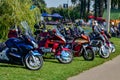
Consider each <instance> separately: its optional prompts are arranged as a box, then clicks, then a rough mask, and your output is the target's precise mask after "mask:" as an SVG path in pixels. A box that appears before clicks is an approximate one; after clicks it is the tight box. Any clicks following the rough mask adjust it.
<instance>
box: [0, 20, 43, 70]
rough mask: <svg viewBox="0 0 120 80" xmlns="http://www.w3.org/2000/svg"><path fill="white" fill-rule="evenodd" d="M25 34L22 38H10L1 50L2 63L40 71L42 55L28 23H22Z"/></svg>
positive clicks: (0, 59) (0, 60)
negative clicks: (30, 32)
mask: <svg viewBox="0 0 120 80" xmlns="http://www.w3.org/2000/svg"><path fill="white" fill-rule="evenodd" d="M21 24H22V27H23V29H24V30H25V34H23V35H21V37H16V38H9V39H8V40H7V41H6V42H5V44H4V45H5V46H4V48H1V52H0V62H1V63H11V64H19V65H24V66H25V67H26V68H28V69H30V70H39V69H40V68H41V67H42V65H43V58H42V55H41V54H40V53H39V52H38V51H37V50H36V49H37V48H38V45H37V43H36V42H35V39H34V38H33V37H32V36H31V35H30V34H29V32H28V28H27V25H26V22H21Z"/></svg>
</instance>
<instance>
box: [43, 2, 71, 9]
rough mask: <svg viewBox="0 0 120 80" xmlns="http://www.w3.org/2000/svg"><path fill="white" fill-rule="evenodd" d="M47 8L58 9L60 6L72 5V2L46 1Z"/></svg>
mask: <svg viewBox="0 0 120 80" xmlns="http://www.w3.org/2000/svg"><path fill="white" fill-rule="evenodd" d="M45 2H46V4H47V7H58V6H59V5H62V6H63V4H67V2H68V6H69V5H71V0H45Z"/></svg>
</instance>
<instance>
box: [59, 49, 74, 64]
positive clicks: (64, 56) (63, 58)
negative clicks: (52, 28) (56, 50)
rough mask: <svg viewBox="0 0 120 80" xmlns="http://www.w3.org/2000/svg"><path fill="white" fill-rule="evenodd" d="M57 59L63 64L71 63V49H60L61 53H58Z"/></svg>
mask: <svg viewBox="0 0 120 80" xmlns="http://www.w3.org/2000/svg"><path fill="white" fill-rule="evenodd" d="M57 59H58V61H59V62H60V63H63V64H68V63H71V62H72V60H73V54H72V51H69V50H63V51H61V54H60V56H59V58H57Z"/></svg>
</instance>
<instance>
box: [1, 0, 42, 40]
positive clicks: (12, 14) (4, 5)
mask: <svg viewBox="0 0 120 80" xmlns="http://www.w3.org/2000/svg"><path fill="white" fill-rule="evenodd" d="M31 5H32V2H31V1H30V0H1V2H0V38H1V39H6V38H7V33H8V30H9V28H10V27H11V26H13V25H19V26H20V22H21V21H24V20H26V21H27V22H28V24H29V25H30V26H34V24H35V23H36V15H37V14H39V15H40V13H39V9H38V8H37V7H36V8H35V9H33V10H30V7H31Z"/></svg>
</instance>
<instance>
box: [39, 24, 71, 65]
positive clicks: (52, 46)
mask: <svg viewBox="0 0 120 80" xmlns="http://www.w3.org/2000/svg"><path fill="white" fill-rule="evenodd" d="M37 39H38V38H37ZM65 44H66V40H65V38H64V36H62V34H61V33H60V32H59V31H58V29H57V27H56V26H55V25H54V26H53V29H52V30H49V31H48V32H41V33H40V34H39V41H38V45H39V51H40V52H41V53H43V55H44V54H50V53H54V56H55V58H57V59H58V61H59V62H61V63H64V64H66V63H70V62H72V60H73V55H72V52H71V51H70V50H69V49H68V48H64V45H65Z"/></svg>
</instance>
